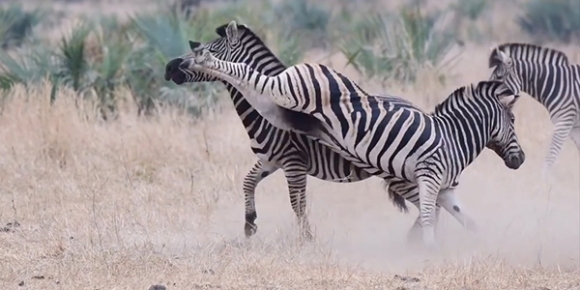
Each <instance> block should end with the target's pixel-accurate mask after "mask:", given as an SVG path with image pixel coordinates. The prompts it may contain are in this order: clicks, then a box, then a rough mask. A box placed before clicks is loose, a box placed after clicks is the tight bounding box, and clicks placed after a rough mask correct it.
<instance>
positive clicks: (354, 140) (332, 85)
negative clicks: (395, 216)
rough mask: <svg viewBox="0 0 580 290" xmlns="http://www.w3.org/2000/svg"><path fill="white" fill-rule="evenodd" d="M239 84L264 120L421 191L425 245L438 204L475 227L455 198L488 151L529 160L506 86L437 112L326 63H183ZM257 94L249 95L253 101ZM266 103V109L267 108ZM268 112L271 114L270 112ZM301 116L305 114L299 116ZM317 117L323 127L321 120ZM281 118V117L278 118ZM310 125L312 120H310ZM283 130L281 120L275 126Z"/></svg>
mask: <svg viewBox="0 0 580 290" xmlns="http://www.w3.org/2000/svg"><path fill="white" fill-rule="evenodd" d="M179 67H180V69H181V70H183V71H184V72H186V73H194V72H195V71H202V72H205V73H208V74H212V75H213V76H216V77H218V78H220V79H223V80H224V81H227V82H228V83H230V84H232V85H233V86H234V87H236V88H237V89H238V90H240V91H241V92H243V93H247V95H246V99H247V100H248V101H249V102H250V103H251V104H252V105H253V106H254V108H256V109H257V110H258V111H259V112H260V114H261V115H262V116H264V117H265V118H266V119H268V120H270V118H271V117H272V113H271V112H270V111H268V110H264V108H266V107H267V106H269V105H268V104H266V103H265V102H264V99H265V98H270V102H272V101H273V102H274V103H275V104H276V105H278V106H280V107H282V108H284V109H285V110H288V111H292V112H293V113H292V114H290V113H285V111H283V110H278V111H275V112H276V114H284V115H285V116H284V118H285V119H284V121H283V122H285V123H286V124H287V126H286V125H284V126H282V127H283V129H291V130H294V131H298V132H303V133H305V134H307V136H309V138H312V139H315V140H318V141H319V142H321V143H322V144H325V145H327V146H328V147H329V148H331V149H332V150H333V151H335V152H337V153H339V154H340V155H341V156H343V157H344V158H346V159H347V160H349V161H351V162H353V164H355V165H356V166H358V167H360V168H363V169H365V170H366V171H368V172H369V173H371V174H373V175H377V176H379V177H381V178H383V179H385V181H387V183H389V184H393V183H398V184H401V187H403V188H406V189H407V190H408V189H410V188H416V190H414V191H408V193H409V194H413V195H414V196H409V195H406V196H403V197H405V198H407V199H410V200H411V201H412V199H413V198H416V199H417V202H418V203H419V208H420V225H421V226H422V227H423V232H422V233H423V241H424V243H425V244H426V245H434V243H435V240H434V231H433V230H434V224H435V219H436V204H437V203H438V204H439V205H441V206H442V207H443V208H445V209H446V210H447V211H448V212H449V213H451V214H452V215H453V216H454V217H455V218H456V219H458V220H459V221H460V222H461V223H462V224H464V225H466V226H467V227H475V224H474V222H473V220H472V219H471V218H470V217H468V215H466V214H465V212H464V211H463V210H462V208H461V206H460V205H459V202H458V200H457V199H456V197H455V194H454V191H453V190H454V188H455V187H456V186H457V185H458V179H459V177H460V174H461V173H462V171H463V170H464V169H465V168H466V167H467V166H468V165H469V164H471V163H472V162H473V161H474V160H475V158H476V157H477V156H478V155H479V154H480V153H481V151H482V150H483V149H484V148H485V147H488V148H490V149H492V150H494V151H495V152H496V153H497V154H498V155H499V156H500V157H502V159H503V160H504V162H505V164H506V166H507V167H509V168H512V169H517V168H519V166H520V165H521V164H522V163H523V162H524V159H525V155H524V152H523V150H522V148H521V147H520V145H519V143H518V140H517V136H516V134H515V130H514V128H513V124H514V116H513V114H512V112H511V107H512V105H513V103H514V101H515V97H514V96H513V93H512V92H511V91H510V90H509V89H508V88H507V86H505V85H504V84H503V83H501V82H480V83H478V84H476V85H470V86H465V87H461V88H459V89H457V90H455V91H454V92H453V93H452V94H451V95H450V96H449V97H448V98H447V100H446V101H444V102H442V103H441V104H439V105H438V106H437V107H436V108H435V111H434V112H433V113H431V114H425V113H424V112H422V111H420V110H418V109H416V108H414V107H412V106H405V105H401V104H400V103H397V102H393V101H391V100H389V99H385V98H381V97H376V96H372V95H369V94H368V93H366V92H365V91H364V90H362V89H361V88H360V87H359V86H358V85H357V84H356V83H354V82H352V81H351V80H349V79H348V78H346V77H345V76H344V75H342V74H340V73H338V72H336V71H334V70H332V69H330V68H328V67H326V66H324V65H320V64H299V65H295V66H292V67H289V68H288V69H286V70H284V71H283V72H281V73H280V74H278V75H276V76H273V77H269V76H266V75H264V74H261V73H259V72H257V71H256V70H253V69H252V68H251V67H250V66H248V65H246V64H243V63H233V62H227V61H222V60H219V59H217V58H215V57H214V56H213V55H212V54H211V53H210V52H209V50H203V52H194V53H191V54H190V56H188V57H186V58H184V59H183V61H182V62H181V64H180V65H179ZM248 96H249V97H248ZM265 104H266V105H265ZM262 112H264V113H262ZM296 112H297V113H300V114H296ZM312 117H314V118H316V119H317V120H318V121H319V122H317V123H313V122H312V119H311V118H312ZM273 119H275V118H273ZM305 120H308V121H309V122H308V123H305ZM273 122H274V123H275V125H276V126H278V125H279V124H280V122H279V121H277V120H274V121H273Z"/></svg>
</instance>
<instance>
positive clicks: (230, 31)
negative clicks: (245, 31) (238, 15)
mask: <svg viewBox="0 0 580 290" xmlns="http://www.w3.org/2000/svg"><path fill="white" fill-rule="evenodd" d="M226 37H227V38H228V42H229V43H231V44H237V43H238V41H239V40H240V38H239V34H238V24H237V23H236V21H235V20H232V21H230V23H229V24H228V26H227V27H226Z"/></svg>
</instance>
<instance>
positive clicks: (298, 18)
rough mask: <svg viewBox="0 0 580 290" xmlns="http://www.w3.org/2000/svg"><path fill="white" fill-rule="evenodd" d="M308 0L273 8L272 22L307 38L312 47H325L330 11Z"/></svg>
mask: <svg viewBox="0 0 580 290" xmlns="http://www.w3.org/2000/svg"><path fill="white" fill-rule="evenodd" d="M314 3H318V2H313V3H310V2H309V1H308V0H292V1H282V2H281V3H280V4H277V5H275V6H274V7H273V11H272V14H271V17H274V19H271V20H270V22H272V23H275V24H276V25H277V26H279V27H284V29H286V30H290V32H291V33H293V34H296V35H300V36H301V37H304V38H307V39H308V42H309V43H311V44H312V46H314V47H317V46H323V45H325V44H326V40H327V39H328V37H327V36H328V35H327V32H328V24H329V22H330V19H331V13H330V11H329V10H327V9H325V8H323V7H321V6H318V4H314Z"/></svg>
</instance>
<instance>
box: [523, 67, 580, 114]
mask: <svg viewBox="0 0 580 290" xmlns="http://www.w3.org/2000/svg"><path fill="white" fill-rule="evenodd" d="M516 64H517V65H516V67H515V68H516V70H517V74H518V75H519V78H520V80H521V91H522V92H525V93H527V94H528V95H530V96H531V97H532V98H534V99H535V100H536V101H538V102H539V103H541V104H542V105H543V106H544V107H546V108H547V109H548V110H549V109H550V107H551V103H552V102H553V98H554V97H560V95H561V94H562V93H564V92H566V91H567V90H568V88H569V87H570V85H571V83H570V81H571V78H573V77H574V74H573V71H572V70H571V68H572V66H569V65H552V64H546V63H536V62H534V63H532V62H518V63H516ZM568 93H570V94H571V93H573V92H571V91H568Z"/></svg>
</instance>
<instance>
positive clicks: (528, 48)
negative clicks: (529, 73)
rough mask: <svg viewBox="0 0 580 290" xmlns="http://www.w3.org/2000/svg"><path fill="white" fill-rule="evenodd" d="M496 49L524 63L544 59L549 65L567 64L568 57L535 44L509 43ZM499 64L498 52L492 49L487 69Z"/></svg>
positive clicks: (560, 52) (555, 50)
mask: <svg viewBox="0 0 580 290" xmlns="http://www.w3.org/2000/svg"><path fill="white" fill-rule="evenodd" d="M496 48H497V49H499V50H501V51H503V52H504V53H507V54H508V55H509V56H510V57H511V58H513V59H518V60H525V61H538V60H539V59H544V60H546V61H547V62H549V63H552V64H553V63H555V64H561V65H567V64H568V63H569V61H568V56H567V55H566V54H565V53H564V52H562V51H559V50H557V49H553V48H549V47H543V46H539V45H535V44H530V43H517V42H509V43H504V44H501V45H499V46H497V47H496ZM499 64H501V61H500V58H499V55H498V52H497V50H496V49H493V50H492V51H491V54H490V55H489V60H488V67H489V68H492V67H495V66H497V65H499Z"/></svg>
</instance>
